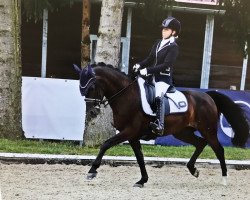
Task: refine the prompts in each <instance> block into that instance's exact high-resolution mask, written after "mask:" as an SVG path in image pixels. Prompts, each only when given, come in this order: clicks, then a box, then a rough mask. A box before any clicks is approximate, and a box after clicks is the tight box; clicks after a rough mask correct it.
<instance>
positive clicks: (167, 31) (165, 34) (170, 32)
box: [162, 28, 175, 39]
mask: <svg viewBox="0 0 250 200" xmlns="http://www.w3.org/2000/svg"><path fill="white" fill-rule="evenodd" d="M174 34H175V31H173V30H172V29H170V28H163V29H162V38H163V39H168V38H169V37H171V36H172V35H174Z"/></svg>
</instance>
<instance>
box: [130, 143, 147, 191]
mask: <svg viewBox="0 0 250 200" xmlns="http://www.w3.org/2000/svg"><path fill="white" fill-rule="evenodd" d="M129 143H130V145H131V147H132V149H133V150H134V153H135V157H136V159H137V162H138V164H139V167H140V170H141V180H139V181H138V182H136V183H135V184H134V187H140V188H142V187H143V186H144V183H146V182H147V181H148V174H147V171H146V167H145V163H144V157H143V153H142V151H141V143H140V141H139V140H130V141H129Z"/></svg>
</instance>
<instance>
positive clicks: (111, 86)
mask: <svg viewBox="0 0 250 200" xmlns="http://www.w3.org/2000/svg"><path fill="white" fill-rule="evenodd" d="M98 72H99V73H98V76H99V77H100V80H101V82H102V83H101V85H102V86H101V87H102V89H103V92H104V96H105V97H106V98H108V99H109V98H111V97H112V96H114V95H116V94H117V93H118V92H120V91H121V90H122V89H124V88H125V87H126V86H128V85H129V83H130V81H129V79H128V78H127V77H125V76H124V75H123V74H121V73H119V72H116V71H112V70H99V71H98Z"/></svg>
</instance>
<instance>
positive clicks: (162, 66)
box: [138, 40, 179, 85]
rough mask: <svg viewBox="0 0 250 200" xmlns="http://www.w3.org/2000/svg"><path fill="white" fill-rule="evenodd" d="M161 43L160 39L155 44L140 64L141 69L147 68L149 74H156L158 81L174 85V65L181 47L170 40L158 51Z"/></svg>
mask: <svg viewBox="0 0 250 200" xmlns="http://www.w3.org/2000/svg"><path fill="white" fill-rule="evenodd" d="M160 43H161V40H158V41H157V42H156V43H155V44H154V45H153V47H152V49H151V52H150V54H149V56H148V57H147V58H146V59H145V60H143V61H142V62H139V63H138V64H139V65H140V66H141V68H140V69H143V68H147V73H148V75H151V74H152V75H154V76H155V81H156V82H159V81H163V82H165V83H167V84H169V85H173V80H172V74H173V65H174V62H175V60H176V58H177V56H178V54H179V47H178V45H177V44H176V43H175V42H173V43H169V42H168V43H167V44H165V45H164V46H163V47H162V48H161V50H159V51H158V49H159V47H160Z"/></svg>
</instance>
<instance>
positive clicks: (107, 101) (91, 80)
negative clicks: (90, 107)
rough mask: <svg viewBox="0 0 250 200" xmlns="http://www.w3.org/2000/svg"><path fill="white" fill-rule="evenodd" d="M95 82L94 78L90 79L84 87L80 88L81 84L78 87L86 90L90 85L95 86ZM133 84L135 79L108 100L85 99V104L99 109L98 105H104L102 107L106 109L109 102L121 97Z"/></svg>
mask: <svg viewBox="0 0 250 200" xmlns="http://www.w3.org/2000/svg"><path fill="white" fill-rule="evenodd" d="M95 82H96V77H92V78H91V79H89V80H88V82H87V83H86V85H85V86H82V85H81V83H80V85H79V87H80V89H86V90H88V89H89V88H90V87H91V86H92V85H94V84H95ZM134 82H136V79H135V80H133V81H132V82H131V83H130V84H129V85H127V86H126V87H124V88H122V89H121V90H119V91H118V92H117V93H115V94H114V95H113V96H111V97H110V98H108V99H106V98H104V99H97V98H85V102H89V103H94V104H97V105H98V107H100V105H101V104H102V105H104V107H106V106H107V105H108V104H110V103H111V102H113V101H114V100H115V98H116V97H118V96H120V95H122V94H123V93H124V92H125V91H126V90H127V89H128V88H129V87H130V86H131V85H133V83H134ZM86 93H87V92H86Z"/></svg>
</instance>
